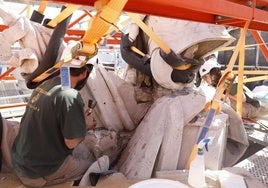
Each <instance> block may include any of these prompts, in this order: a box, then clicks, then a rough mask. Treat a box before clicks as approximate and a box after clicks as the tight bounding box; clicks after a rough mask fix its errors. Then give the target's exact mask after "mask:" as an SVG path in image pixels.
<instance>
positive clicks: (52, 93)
mask: <svg viewBox="0 0 268 188" xmlns="http://www.w3.org/2000/svg"><path fill="white" fill-rule="evenodd" d="M85 135H86V122H85V117H84V103H83V99H82V97H81V95H80V93H79V92H78V91H77V90H75V89H66V90H62V89H61V85H60V78H59V77H55V78H53V79H50V80H48V81H46V82H44V83H43V84H41V85H40V86H39V87H37V88H36V89H35V90H34V91H33V93H32V96H31V98H30V100H29V102H28V104H27V108H26V111H25V114H24V115H23V117H22V120H21V127H20V131H19V134H18V136H17V137H16V139H15V142H14V144H13V147H12V158H13V165H14V170H15V171H16V172H17V173H18V174H19V175H20V176H23V177H29V178H38V177H41V176H46V175H49V174H51V173H53V172H55V171H56V170H57V169H58V168H59V167H60V165H61V164H62V163H63V161H64V159H65V158H66V157H67V156H68V155H69V154H71V152H72V150H70V149H68V148H67V146H66V145H65V143H64V138H67V139H73V138H83V137H85Z"/></svg>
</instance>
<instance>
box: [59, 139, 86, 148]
mask: <svg viewBox="0 0 268 188" xmlns="http://www.w3.org/2000/svg"><path fill="white" fill-rule="evenodd" d="M83 140H84V138H74V139H67V138H64V142H65V144H66V146H67V147H68V148H69V149H73V148H75V147H76V146H77V145H78V144H79V143H80V142H82V141H83Z"/></svg>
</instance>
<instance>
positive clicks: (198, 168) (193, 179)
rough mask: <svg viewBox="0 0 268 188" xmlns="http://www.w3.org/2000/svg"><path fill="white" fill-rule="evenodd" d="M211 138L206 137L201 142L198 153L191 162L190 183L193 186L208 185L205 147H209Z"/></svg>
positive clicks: (199, 187)
mask: <svg viewBox="0 0 268 188" xmlns="http://www.w3.org/2000/svg"><path fill="white" fill-rule="evenodd" d="M210 140H211V139H210V138H206V139H203V140H201V141H200V142H199V144H198V153H197V155H196V157H195V158H194V160H193V161H192V162H191V164H190V168H189V176H188V183H189V185H190V186H192V187H195V188H196V187H198V188H201V187H206V177H205V159H204V147H206V149H207V145H208V143H209V141H210Z"/></svg>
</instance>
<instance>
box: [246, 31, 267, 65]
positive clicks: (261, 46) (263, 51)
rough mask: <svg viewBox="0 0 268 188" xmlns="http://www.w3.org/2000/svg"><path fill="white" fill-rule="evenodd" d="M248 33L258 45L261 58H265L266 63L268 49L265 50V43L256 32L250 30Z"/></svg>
mask: <svg viewBox="0 0 268 188" xmlns="http://www.w3.org/2000/svg"><path fill="white" fill-rule="evenodd" d="M250 32H251V35H252V36H253V38H254V39H255V41H256V43H258V44H260V49H261V52H262V54H263V56H264V57H265V59H266V61H267V62H268V48H267V45H266V44H265V41H264V40H263V39H262V37H261V35H260V33H259V32H258V31H255V30H251V31H250Z"/></svg>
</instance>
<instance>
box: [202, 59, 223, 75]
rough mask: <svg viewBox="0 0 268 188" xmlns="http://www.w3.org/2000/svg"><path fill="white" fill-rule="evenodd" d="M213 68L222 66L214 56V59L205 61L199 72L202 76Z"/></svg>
mask: <svg viewBox="0 0 268 188" xmlns="http://www.w3.org/2000/svg"><path fill="white" fill-rule="evenodd" d="M213 68H221V65H220V64H219V63H218V62H217V61H216V59H215V58H212V59H209V60H207V61H205V63H204V64H203V65H202V66H201V67H200V69H199V74H200V76H201V78H202V77H203V76H204V75H205V74H208V73H209V72H210V71H211V69H213Z"/></svg>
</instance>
